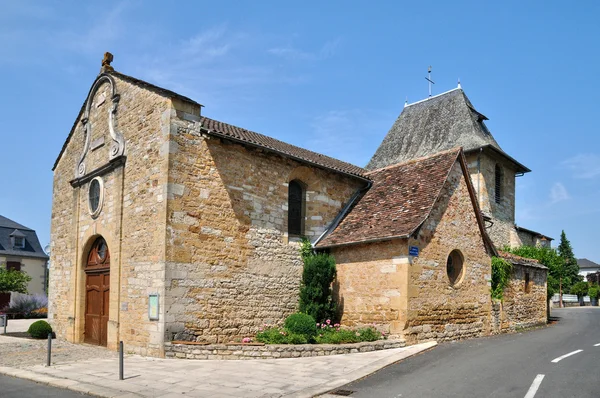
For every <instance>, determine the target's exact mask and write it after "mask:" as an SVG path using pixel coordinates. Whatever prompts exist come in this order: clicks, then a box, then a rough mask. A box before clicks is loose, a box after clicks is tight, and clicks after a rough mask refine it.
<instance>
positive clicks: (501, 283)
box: [491, 257, 512, 300]
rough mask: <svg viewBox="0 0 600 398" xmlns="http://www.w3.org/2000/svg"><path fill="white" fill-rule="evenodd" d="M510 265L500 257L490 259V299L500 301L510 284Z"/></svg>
mask: <svg viewBox="0 0 600 398" xmlns="http://www.w3.org/2000/svg"><path fill="white" fill-rule="evenodd" d="M511 271H512V264H511V263H510V262H509V261H506V260H505V259H503V258H500V257H492V288H491V293H492V298H495V299H498V300H501V299H502V296H503V294H504V289H505V288H506V287H507V286H508V284H509V282H510V273H511Z"/></svg>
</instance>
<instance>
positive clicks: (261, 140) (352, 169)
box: [200, 117, 367, 179]
mask: <svg viewBox="0 0 600 398" xmlns="http://www.w3.org/2000/svg"><path fill="white" fill-rule="evenodd" d="M200 120H201V123H202V127H204V128H205V129H206V130H207V133H208V134H210V135H213V136H217V137H220V138H225V139H228V140H233V141H237V142H239V143H241V144H247V145H251V146H254V147H259V148H263V149H266V150H270V151H273V152H276V153H278V154H281V155H284V156H286V157H290V158H292V159H296V160H298V161H301V162H305V163H310V164H313V165H316V166H320V167H324V168H327V169H330V170H334V171H337V172H342V173H344V174H350V175H353V176H357V177H360V178H363V179H367V176H366V173H367V171H366V170H365V169H363V168H361V167H358V166H355V165H353V164H350V163H346V162H343V161H341V160H337V159H334V158H332V157H329V156H325V155H322V154H320V153H317V152H313V151H309V150H307V149H304V148H300V147H297V146H294V145H291V144H288V143H285V142H283V141H279V140H276V139H275V138H271V137H268V136H266V135H262V134H259V133H255V132H254V131H250V130H246V129H244V128H241V127H237V126H233V125H231V124H227V123H223V122H220V121H218V120H214V119H209V118H207V117H201V119H200Z"/></svg>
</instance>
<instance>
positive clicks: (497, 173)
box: [494, 163, 504, 204]
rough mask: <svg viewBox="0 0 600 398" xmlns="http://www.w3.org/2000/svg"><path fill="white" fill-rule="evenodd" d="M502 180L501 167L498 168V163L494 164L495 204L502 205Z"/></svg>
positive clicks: (502, 171) (502, 172)
mask: <svg viewBox="0 0 600 398" xmlns="http://www.w3.org/2000/svg"><path fill="white" fill-rule="evenodd" d="M503 180H504V170H502V166H500V164H499V163H496V166H495V167H494V201H495V202H496V203H497V204H500V203H502V194H503V192H502V191H503V189H502V185H503Z"/></svg>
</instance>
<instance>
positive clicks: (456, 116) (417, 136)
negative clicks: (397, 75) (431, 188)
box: [366, 88, 530, 172]
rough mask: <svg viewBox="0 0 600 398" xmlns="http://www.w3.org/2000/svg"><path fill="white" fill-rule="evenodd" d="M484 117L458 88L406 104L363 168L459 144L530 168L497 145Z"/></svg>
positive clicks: (390, 163)
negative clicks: (494, 153) (480, 149)
mask: <svg viewBox="0 0 600 398" xmlns="http://www.w3.org/2000/svg"><path fill="white" fill-rule="evenodd" d="M485 120H487V117H485V116H484V115H482V114H481V113H479V112H477V111H476V110H475V108H474V107H473V105H472V104H471V101H469V98H467V96H466V95H465V93H464V91H463V90H462V89H460V88H456V89H454V90H450V91H448V92H446V93H443V94H439V95H437V96H434V97H431V98H428V99H426V100H423V101H419V102H415V103H413V104H410V105H407V106H406V107H404V109H403V110H402V112H401V113H400V115H399V116H398V119H397V120H396V122H395V123H394V125H393V126H392V128H391V129H390V131H389V132H388V133H387V135H386V136H385V138H384V140H383V142H382V143H381V145H380V146H379V148H378V149H377V151H376V152H375V154H374V155H373V157H372V158H371V160H370V161H369V164H368V165H367V167H366V168H367V169H368V170H373V169H377V168H381V167H386V166H389V165H392V164H396V163H399V162H405V161H407V160H410V159H415V158H419V157H423V156H429V155H432V154H434V153H437V152H440V151H444V150H448V149H451V148H455V147H459V146H461V147H462V148H463V150H464V151H465V152H470V151H473V150H478V149H479V148H485V149H488V150H492V151H494V152H496V153H498V154H500V155H501V156H504V157H506V158H507V159H508V160H510V161H511V162H512V163H514V164H515V167H516V168H517V169H518V171H521V172H528V171H530V170H529V169H528V168H527V167H525V166H523V165H522V164H520V163H519V162H517V161H516V160H515V159H513V158H511V157H510V156H508V155H507V154H506V152H504V151H503V150H502V148H500V145H498V143H497V142H496V140H495V139H494V137H493V136H492V134H491V133H490V131H489V130H488V128H487V127H486V125H485Z"/></svg>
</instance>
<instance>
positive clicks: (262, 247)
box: [165, 120, 365, 343]
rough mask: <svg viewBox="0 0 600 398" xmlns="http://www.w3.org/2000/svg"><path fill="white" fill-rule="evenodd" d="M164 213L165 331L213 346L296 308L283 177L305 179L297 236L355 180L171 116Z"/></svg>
mask: <svg viewBox="0 0 600 398" xmlns="http://www.w3.org/2000/svg"><path fill="white" fill-rule="evenodd" d="M170 140H171V141H170V146H169V147H170V160H169V186H171V187H173V191H172V194H171V195H169V197H168V217H167V231H168V235H167V271H166V286H167V298H166V302H165V305H166V322H167V325H166V334H165V338H166V340H167V341H170V340H173V339H175V340H193V341H202V342H209V343H223V342H226V341H231V340H233V339H234V338H239V337H245V336H252V335H254V334H255V333H256V332H257V331H258V329H259V328H260V327H261V326H263V325H264V324H273V323H276V322H279V321H282V320H283V319H284V318H285V317H286V316H287V315H289V314H291V313H292V312H294V311H295V310H296V307H297V303H298V292H299V286H300V277H301V273H302V261H301V259H300V255H299V242H298V241H295V240H294V239H291V238H290V237H288V235H287V210H288V209H287V206H288V182H289V181H291V180H293V179H299V180H301V181H302V183H303V184H304V185H305V186H306V198H305V200H306V219H305V233H306V235H307V236H309V237H310V238H311V239H313V240H314V239H316V237H317V236H318V235H319V234H320V233H321V232H322V231H323V230H324V228H325V227H326V226H327V225H329V224H330V223H331V221H332V220H333V219H334V218H335V216H336V215H337V214H338V213H339V211H340V210H341V208H342V206H343V205H344V204H345V203H346V202H347V201H348V200H349V199H350V198H351V197H352V196H353V194H354V193H355V192H356V191H357V190H358V189H359V188H362V187H363V186H364V185H365V182H363V181H360V180H358V179H355V178H350V177H346V176H344V175H340V174H338V173H332V172H328V171H325V170H322V169H319V168H314V167H307V166H304V165H302V164H300V163H298V162H296V161H293V160H290V159H287V158H283V157H280V156H278V155H275V154H271V153H267V152H264V151H260V150H256V149H248V148H246V147H244V146H241V145H239V144H234V143H230V142H228V141H221V140H219V139H215V138H214V137H209V136H204V135H202V133H201V132H200V130H199V126H197V125H195V124H193V123H189V122H186V121H183V120H179V121H175V122H173V124H172V126H171V138H170Z"/></svg>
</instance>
